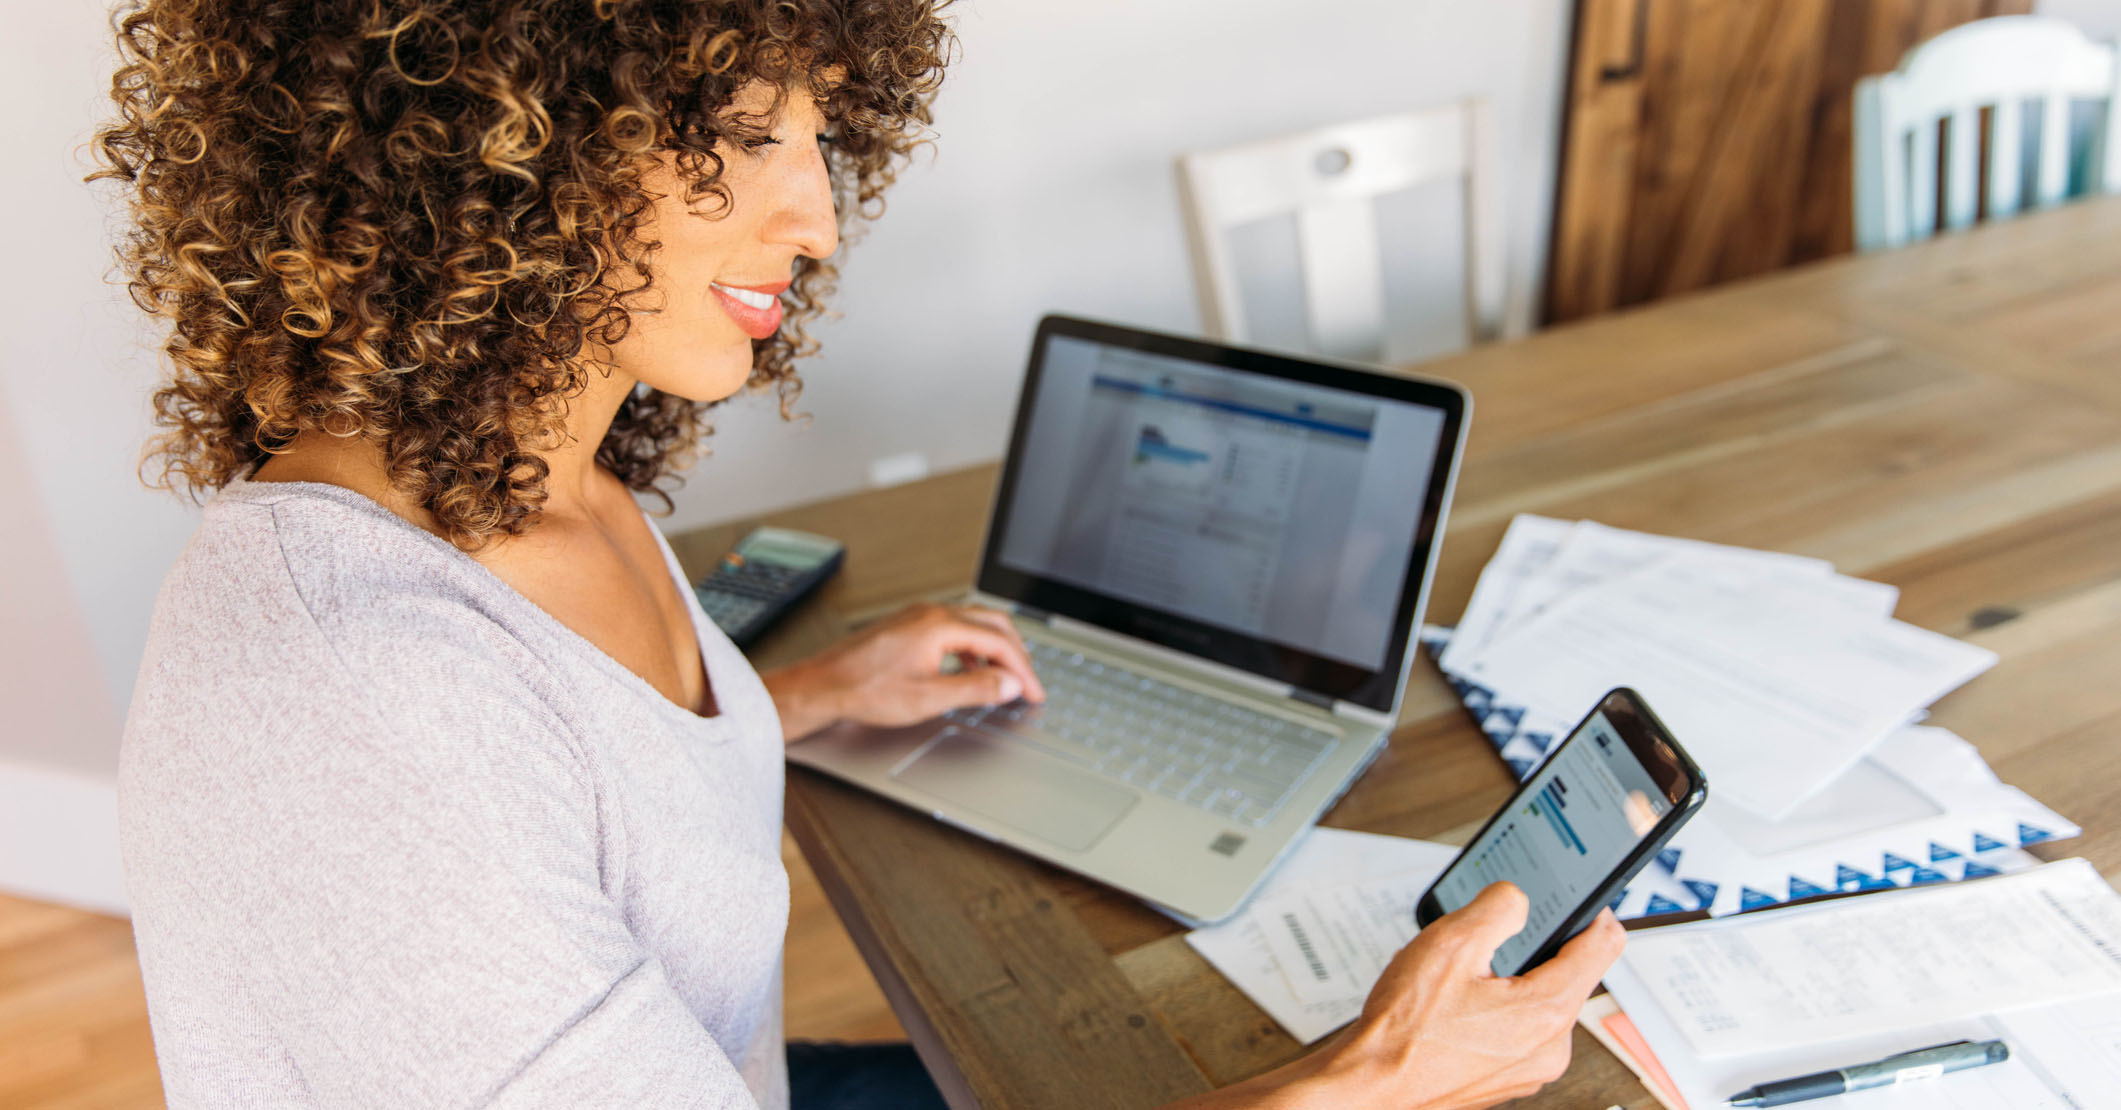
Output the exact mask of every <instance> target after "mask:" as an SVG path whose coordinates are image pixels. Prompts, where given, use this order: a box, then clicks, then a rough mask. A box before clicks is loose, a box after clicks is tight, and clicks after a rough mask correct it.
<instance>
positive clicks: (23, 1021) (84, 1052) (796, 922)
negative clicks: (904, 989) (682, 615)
mask: <svg viewBox="0 0 2121 1110" xmlns="http://www.w3.org/2000/svg"><path fill="white" fill-rule="evenodd" d="M781 854H782V856H783V857H784V858H785V859H786V860H787V863H788V881H789V910H788V974H787V980H788V981H787V1028H788V1035H789V1036H790V1037H799V1038H807V1039H813V1040H898V1039H903V1038H904V1037H905V1033H904V1032H903V1031H901V1030H900V1028H899V1024H898V1021H897V1019H895V1018H893V1017H892V1016H891V1010H890V1008H889V1007H887V1006H886V1005H885V1004H884V997H883V995H882V994H881V993H879V992H878V990H877V987H876V981H875V980H873V979H871V978H870V977H869V970H868V969H867V968H866V967H864V966H863V965H862V959H861V956H860V955H859V954H857V953H856V952H855V950H854V944H853V942H851V941H849V940H848V939H847V934H846V932H845V931H844V930H842V929H841V928H840V923H839V919H838V918H836V917H834V916H833V914H832V907H830V906H828V905H827V904H826V903H825V896H824V894H823V893H822V892H821V891H819V889H818V885H817V880H816V879H815V878H812V877H811V874H810V869H809V868H808V867H805V866H804V865H803V860H802V857H801V856H800V855H798V854H797V853H796V850H795V845H794V844H793V843H792V842H790V841H789V840H788V839H787V838H786V837H785V836H784V837H783V838H782V841H781ZM160 1105H162V1083H161V1080H160V1078H159V1077H158V1076H157V1075H156V1073H155V1050H154V1045H153V1043H152V1041H151V1040H150V1039H149V1036H148V1030H147V1002H146V1000H145V998H144V997H143V996H142V995H141V993H140V965H139V963H138V961H137V960H136V959H135V958H134V956H133V933H132V928H131V926H130V925H128V924H127V923H126V921H125V920H124V919H123V918H117V917H106V916H103V915H101V914H93V913H85V912H83V911H80V910H74V909H68V908H66V907H64V906H54V905H51V904H49V903H45V902H32V901H28V900H26V899H21V898H10V897H8V896H6V895H0V1110H16V1108H21V1110H28V1108H31V1107H35V1108H38V1110H47V1108H49V1110H87V1108H96V1110H103V1108H121V1107H122V1108H127V1110H130V1108H132V1107H153V1106H160Z"/></svg>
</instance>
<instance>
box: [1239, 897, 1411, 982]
mask: <svg viewBox="0 0 2121 1110" xmlns="http://www.w3.org/2000/svg"><path fill="white" fill-rule="evenodd" d="M1435 881H1436V876H1435V874H1434V873H1432V872H1429V871H1427V870H1422V871H1414V872H1409V873H1407V874H1403V875H1395V876H1392V877H1390V878H1386V879H1372V880H1368V881H1366V882H1360V883H1350V884H1347V885H1345V886H1334V887H1322V888H1317V889H1312V890H1302V891H1296V892H1293V893H1290V894H1284V895H1281V896H1280V897H1277V898H1272V899H1269V900H1267V901H1263V902H1261V903H1260V904H1259V908H1258V909H1257V910H1256V911H1254V912H1255V913H1256V914H1257V915H1258V918H1259V925H1260V928H1261V929H1262V930H1264V931H1265V932H1266V936H1267V950H1268V951H1270V952H1272V953H1274V962H1275V963H1277V964H1279V965H1280V966H1281V973H1282V977H1283V978H1284V979H1287V980H1288V982H1289V991H1290V993H1292V994H1294V995H1296V997H1297V998H1298V999H1300V1000H1302V1001H1303V1002H1304V1003H1306V1004H1310V1003H1316V1002H1345V1001H1353V1002H1355V1003H1356V1004H1357V1005H1358V1007H1359V1006H1360V1004H1361V1002H1362V1000H1363V999H1364V998H1367V997H1368V996H1369V994H1370V988H1371V987H1373V986H1375V985H1376V984H1377V980H1378V978H1379V977H1380V976H1382V975H1383V974H1384V970H1385V965H1386V964H1388V963H1391V962H1392V957H1393V956H1395V955H1398V954H1399V950H1400V949H1402V948H1404V947H1406V945H1407V942H1408V941H1410V940H1413V939H1414V934H1415V933H1416V932H1418V931H1419V930H1417V929H1416V928H1415V927H1414V902H1415V900H1416V899H1418V898H1420V897H1421V893H1422V891H1425V890H1427V889H1429V886H1430V884H1432V883H1434V882H1435Z"/></svg>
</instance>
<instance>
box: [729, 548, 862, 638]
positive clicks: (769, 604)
mask: <svg viewBox="0 0 2121 1110" xmlns="http://www.w3.org/2000/svg"><path fill="white" fill-rule="evenodd" d="M846 554H847V547H846V545H845V544H842V543H840V542H839V541H838V540H829V539H826V538H825V537H823V536H813V535H811V534H810V533H808V532H796V531H792V530H790V529H787V528H760V529H758V530H756V531H754V532H752V533H751V534H750V535H748V536H745V537H744V538H743V540H742V541H740V542H739V543H738V544H737V545H736V550H734V551H731V552H730V553H729V554H727V555H724V556H722V561H721V562H720V563H718V564H716V566H715V568H714V571H713V573H711V574H709V575H708V576H707V577H706V578H705V579H703V580H701V582H700V583H699V585H697V586H694V587H693V592H694V593H696V594H698V595H699V598H700V608H702V609H705V610H706V611H707V616H708V617H709V618H710V619H711V620H713V621H714V623H715V627H717V628H720V629H721V630H722V632H723V633H724V634H725V635H727V636H728V637H729V639H730V641H731V642H732V643H734V644H736V646H738V647H740V648H748V647H750V646H751V645H752V644H754V643H756V642H757V641H758V639H759V637H761V636H763V635H765V634H766V631H767V630H768V629H770V628H772V627H773V626H774V625H776V624H778V623H780V620H781V618H782V617H785V616H787V615H788V612H789V610H791V609H794V608H795V607H796V605H797V604H798V603H799V602H801V601H802V600H803V599H804V598H806V597H809V596H810V595H811V593H812V592H814V591H816V589H817V588H818V587H819V586H822V585H824V584H825V583H826V581H827V580H829V579H830V578H831V577H832V575H833V573H834V572H836V571H838V570H839V569H840V563H841V561H842V559H843V558H844V557H845V555H846Z"/></svg>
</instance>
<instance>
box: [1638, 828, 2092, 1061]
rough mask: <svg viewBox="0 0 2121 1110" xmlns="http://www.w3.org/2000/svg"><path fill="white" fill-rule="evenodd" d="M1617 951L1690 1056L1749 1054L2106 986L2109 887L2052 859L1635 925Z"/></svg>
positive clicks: (2074, 864)
mask: <svg viewBox="0 0 2121 1110" xmlns="http://www.w3.org/2000/svg"><path fill="white" fill-rule="evenodd" d="M1625 959H1626V962H1627V965H1628V968H1629V969H1630V970H1631V971H1632V972H1633V973H1634V974H1635V975H1636V976H1637V977H1638V978H1639V979H1640V981H1641V983H1642V984H1643V986H1644V987H1645V989H1646V990H1647V991H1648V994H1649V996H1650V998H1651V999H1652V1000H1653V1001H1654V1002H1655V1003H1656V1005H1657V1007H1658V1008H1659V1009H1660V1010H1661V1011H1662V1012H1663V1013H1664V1015H1665V1016H1666V1017H1667V1018H1669V1019H1670V1021H1671V1022H1672V1024H1673V1025H1674V1026H1676V1027H1677V1028H1678V1030H1679V1032H1680V1033H1681V1035H1682V1036H1683V1037H1684V1038H1685V1040H1686V1042H1687V1046H1688V1047H1689V1048H1690V1049H1691V1050H1692V1053H1693V1054H1694V1055H1697V1056H1702V1057H1711V1058H1713V1057H1720V1056H1728V1055H1734V1054H1740V1053H1758V1052H1762V1051H1766V1050H1772V1049H1781V1048H1792V1047H1798V1046H1803V1045H1808V1044H1816V1043H1819V1042H1821V1041H1831V1040H1838V1039H1842V1038H1848V1037H1856V1036H1860V1035H1867V1034H1880V1033H1890V1032H1893V1031H1895V1030H1906V1029H1917V1028H1921V1027H1924V1026H1927V1025H1931V1024H1935V1023H1937V1022H1940V1021H1951V1020H1958V1019H1962V1018H1973V1017H1978V1016H1980V1015H1983V1014H1986V1013H1990V1012H1993V1011H2004V1010H2010V1009H2013V1008H2017V1007H2027V1006H2035V1005H2042V1004H2053V1003H2057V1002H2063V1001H2069V1000H2074V999H2079V998H2085V997H2089V996H2095V995H2112V994H2121V894H2116V893H2115V891H2114V889H2113V888H2112V887H2110V886H2108V885H2106V882H2105V880H2104V879H2102V878H2100V876H2099V873H2098V871H2096V870H2095V869H2093V868H2092V866H2091V865H2090V864H2089V863H2086V862H2085V861H2083V860H2068V861H2064V862H2062V863H2055V864H2049V865H2047V866H2045V867H2040V868H2036V869H2034V870H2031V871H2025V872H2021V873H2019V874H2016V875H2009V876H2004V877H2001V878H1994V879H1986V880H1983V881H1980V882H1974V883H1957V884H1952V885H1949V886H1936V887H1928V888H1924V889H1919V890H1908V891H1896V892H1887V893H1881V894H1877V895H1873V896H1871V897H1867V898H1860V899H1854V900H1851V901H1845V902H1832V903H1825V904H1822V905H1819V906H1816V907H1811V908H1802V909H1792V910H1783V911H1777V912H1774V913H1767V914H1761V915H1759V916H1757V917H1751V916H1740V917H1737V918H1732V919H1729V920H1726V921H1722V922H1717V923H1712V924H1704V925H1678V926H1672V927H1669V928H1663V929H1651V930H1645V931H1642V932H1638V933H1636V934H1634V936H1633V937H1632V938H1631V939H1630V942H1629V945H1628V952H1627V955H1626V957H1625ZM1623 1005H1625V1000H1623ZM1631 1012H1632V1011H1631Z"/></svg>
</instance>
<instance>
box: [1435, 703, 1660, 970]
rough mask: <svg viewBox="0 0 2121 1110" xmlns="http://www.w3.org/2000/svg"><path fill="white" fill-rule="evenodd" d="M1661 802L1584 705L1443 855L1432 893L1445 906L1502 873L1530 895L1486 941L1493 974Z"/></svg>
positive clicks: (1598, 873) (1592, 879) (1614, 860)
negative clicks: (1474, 835)
mask: <svg viewBox="0 0 2121 1110" xmlns="http://www.w3.org/2000/svg"><path fill="white" fill-rule="evenodd" d="M1671 808H1672V804H1671V802H1669V801H1668V800H1666V798H1665V796H1664V791H1662V790H1659V789H1658V788H1657V784H1656V782H1655V781H1653V780H1652V779H1651V778H1650V774H1649V772H1648V771H1646V770H1644V769H1643V766H1642V763H1641V762H1640V761H1639V760H1637V759H1636V758H1635V753H1634V752H1633V751H1632V750H1631V749H1629V747H1628V745H1627V741H1625V740H1623V739H1621V737H1620V733H1619V732H1617V731H1615V730H1614V728H1613V726H1612V724H1611V722H1609V721H1607V720H1606V717H1605V714H1604V713H1602V712H1601V713H1593V714H1592V715H1591V717H1590V719H1589V720H1587V721H1585V722H1584V724H1583V727H1581V728H1579V729H1577V730H1576V732H1575V734H1574V735H1572V736H1570V737H1569V739H1568V741H1567V742H1565V743H1564V744H1563V745H1562V746H1561V748H1560V750H1558V751H1556V752H1555V753H1554V756H1553V758H1551V759H1548V760H1547V761H1546V763H1545V764H1544V765H1542V766H1541V767H1540V768H1539V770H1538V771H1536V772H1534V773H1533V775H1532V777H1531V778H1530V779H1528V780H1526V782H1525V785H1524V786H1523V787H1522V788H1520V790H1519V793H1518V795H1517V797H1516V799H1515V801H1514V802H1513V803H1512V806H1511V809H1510V812H1508V813H1506V814H1504V815H1503V816H1502V817H1500V818H1499V819H1497V820H1496V822H1495V823H1494V824H1493V825H1490V826H1489V827H1488V829H1487V831H1486V832H1484V833H1483V834H1482V835H1481V837H1480V839H1478V840H1476V841H1474V842H1473V843H1472V844H1471V845H1470V846H1468V847H1467V848H1466V851H1465V854H1464V855H1463V856H1461V857H1459V859H1458V862H1456V863H1454V864H1452V865H1451V869H1450V871H1449V872H1448V873H1447V874H1445V875H1444V877H1443V879H1442V880H1441V881H1440V882H1438V883H1437V884H1436V894H1437V901H1438V903H1439V904H1440V905H1442V907H1443V908H1444V910H1445V911H1447V912H1448V911H1450V910H1455V909H1458V908H1459V907H1461V906H1463V905H1465V904H1466V903H1468V902H1471V901H1472V900H1473V897H1474V895H1477V894H1479V893H1480V892H1481V890H1482V889H1483V888H1485V887H1486V886H1487V885H1488V884H1489V883H1494V882H1500V881H1502V880H1508V881H1510V882H1513V883H1516V884H1517V887H1518V889H1520V890H1522V891H1524V893H1525V897H1526V898H1528V899H1530V901H1531V903H1532V908H1531V912H1530V913H1529V914H1528V915H1527V917H1526V919H1525V926H1524V929H1523V931H1521V932H1519V933H1518V934H1517V935H1516V936H1513V937H1511V938H1510V939H1508V940H1506V941H1504V942H1503V943H1502V947H1500V948H1498V949H1496V950H1495V960H1494V963H1493V966H1494V968H1495V971H1496V973H1497V974H1503V973H1505V971H1506V970H1508V969H1515V968H1518V967H1520V966H1521V965H1522V964H1523V963H1524V961H1525V960H1526V959H1527V958H1529V957H1530V956H1532V954H1533V953H1534V952H1536V951H1537V950H1538V948H1539V945H1540V943H1541V942H1542V941H1544V940H1545V939H1546V937H1547V936H1548V935H1549V934H1550V933H1552V932H1553V931H1554V930H1555V929H1556V928H1558V927H1560V925H1561V924H1562V922H1563V921H1564V920H1565V919H1566V918H1567V917H1568V915H1569V914H1570V913H1572V912H1574V911H1575V909H1576V908H1577V907H1578V906H1580V905H1582V904H1583V900H1584V899H1585V898H1587V897H1589V896H1590V894H1591V892H1592V890H1593V889H1594V888H1595V887H1596V886H1597V885H1598V883H1599V881H1600V880H1602V879H1604V878H1606V876H1608V875H1609V874H1611V873H1612V870H1613V868H1615V867H1617V866H1619V864H1620V861H1621V860H1622V859H1624V858H1626V857H1627V854H1628V852H1629V850H1631V849H1633V848H1634V847H1635V846H1636V845H1637V844H1640V843H1641V842H1642V839H1643V838H1644V837H1646V836H1648V835H1649V834H1650V831H1651V830H1652V829H1654V828H1655V827H1656V825H1657V821H1658V819H1659V818H1660V817H1663V816H1664V814H1665V813H1666V812H1667V811H1669V810H1670V809H1671Z"/></svg>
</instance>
